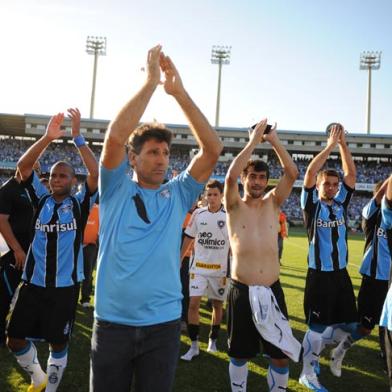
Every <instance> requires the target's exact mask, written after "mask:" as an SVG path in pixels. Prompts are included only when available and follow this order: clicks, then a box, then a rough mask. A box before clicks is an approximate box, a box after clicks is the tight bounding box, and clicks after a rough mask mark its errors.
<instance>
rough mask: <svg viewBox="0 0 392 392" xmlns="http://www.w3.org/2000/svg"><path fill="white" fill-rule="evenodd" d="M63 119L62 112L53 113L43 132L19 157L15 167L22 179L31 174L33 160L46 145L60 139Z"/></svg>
mask: <svg viewBox="0 0 392 392" xmlns="http://www.w3.org/2000/svg"><path fill="white" fill-rule="evenodd" d="M63 121H64V113H57V114H56V115H54V116H53V117H52V118H51V119H50V121H49V124H48V126H47V127H46V131H45V134H44V135H43V136H42V137H41V138H40V139H38V140H37V141H36V142H35V143H34V144H33V145H32V146H31V147H30V148H29V149H28V150H27V151H26V152H25V153H24V154H23V155H22V156H21V157H20V159H19V161H18V163H17V168H18V170H19V173H20V176H21V177H22V180H23V181H24V180H27V179H28V178H29V177H30V176H31V173H32V172H33V166H34V164H35V162H36V161H37V160H38V159H39V157H40V156H41V155H42V153H43V152H44V151H45V149H46V147H48V145H49V144H50V143H51V142H52V141H53V140H56V139H60V138H61V137H63V136H64V131H62V130H61V125H62V123H63Z"/></svg>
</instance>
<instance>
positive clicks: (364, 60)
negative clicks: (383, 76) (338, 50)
mask: <svg viewBox="0 0 392 392" xmlns="http://www.w3.org/2000/svg"><path fill="white" fill-rule="evenodd" d="M381 53H382V52H373V51H366V52H362V53H361V56H360V61H359V69H360V70H367V71H368V93H367V114H366V132H367V133H368V134H370V113H371V99H372V71H376V70H378V69H380V66H381Z"/></svg>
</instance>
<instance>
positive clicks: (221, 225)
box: [218, 220, 225, 229]
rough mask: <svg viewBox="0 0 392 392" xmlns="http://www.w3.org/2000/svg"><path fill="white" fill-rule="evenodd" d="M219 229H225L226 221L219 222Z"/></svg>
mask: <svg viewBox="0 0 392 392" xmlns="http://www.w3.org/2000/svg"><path fill="white" fill-rule="evenodd" d="M218 227H219V228H220V229H223V228H224V227H225V221H223V220H218Z"/></svg>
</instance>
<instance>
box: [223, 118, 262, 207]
mask: <svg viewBox="0 0 392 392" xmlns="http://www.w3.org/2000/svg"><path fill="white" fill-rule="evenodd" d="M266 128H267V119H266V118H265V119H264V120H262V121H260V122H259V123H258V124H257V126H256V127H255V128H254V129H253V130H252V131H251V132H250V134H249V142H248V143H247V144H246V146H245V147H244V148H243V150H242V151H241V152H240V153H239V154H238V155H237V156H236V157H235V158H234V159H233V162H231V165H230V167H229V170H228V171H227V173H226V178H225V188H224V204H225V208H226V210H227V211H232V210H233V209H235V208H236V207H237V206H238V203H239V201H240V200H241V197H240V193H239V191H238V182H237V181H238V177H239V176H240V174H241V172H242V170H243V169H244V167H245V166H246V164H247V162H248V161H249V159H250V157H251V156H252V153H253V151H254V149H255V148H256V146H257V144H259V143H260V142H261V141H262V138H263V135H264V131H265V130H266Z"/></svg>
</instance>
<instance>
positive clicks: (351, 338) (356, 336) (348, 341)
mask: <svg viewBox="0 0 392 392" xmlns="http://www.w3.org/2000/svg"><path fill="white" fill-rule="evenodd" d="M343 328H344V329H345V331H346V332H347V333H349V335H346V337H345V338H344V339H343V340H342V341H341V342H340V343H339V345H338V346H337V347H336V349H335V355H336V356H337V357H341V356H344V355H345V354H346V351H347V350H348V349H350V347H351V346H352V345H353V344H354V343H355V342H356V341H358V340H360V339H362V338H363V337H364V336H363V335H362V334H361V333H360V332H359V323H350V324H345V325H344V326H343Z"/></svg>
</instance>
